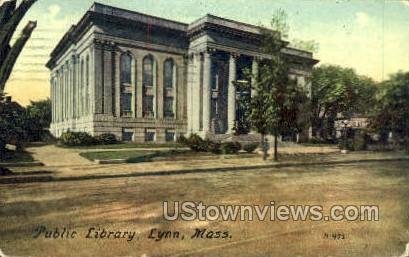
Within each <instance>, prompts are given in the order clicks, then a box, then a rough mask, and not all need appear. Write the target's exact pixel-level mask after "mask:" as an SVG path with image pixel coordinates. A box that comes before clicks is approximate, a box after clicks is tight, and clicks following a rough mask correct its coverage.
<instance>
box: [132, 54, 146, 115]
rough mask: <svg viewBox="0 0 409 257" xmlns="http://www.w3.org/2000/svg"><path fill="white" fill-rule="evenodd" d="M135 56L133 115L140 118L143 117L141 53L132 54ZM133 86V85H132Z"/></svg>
mask: <svg viewBox="0 0 409 257" xmlns="http://www.w3.org/2000/svg"><path fill="white" fill-rule="evenodd" d="M134 55H135V56H136V57H139V58H136V59H135V60H134V61H135V64H136V74H135V78H136V79H135V87H136V95H135V94H134V95H133V98H134V99H135V101H136V105H135V115H136V117H137V118H142V117H143V81H142V78H143V68H142V66H143V58H144V56H143V55H138V54H134ZM132 87H134V85H132Z"/></svg>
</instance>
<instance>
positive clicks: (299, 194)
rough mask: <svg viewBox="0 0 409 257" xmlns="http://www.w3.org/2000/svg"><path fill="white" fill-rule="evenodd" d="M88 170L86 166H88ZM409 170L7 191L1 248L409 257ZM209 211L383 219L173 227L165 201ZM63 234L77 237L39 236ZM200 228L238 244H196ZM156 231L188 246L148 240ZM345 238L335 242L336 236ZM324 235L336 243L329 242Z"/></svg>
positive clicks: (395, 165)
mask: <svg viewBox="0 0 409 257" xmlns="http://www.w3.org/2000/svg"><path fill="white" fill-rule="evenodd" d="M79 169H81V168H79ZM408 170H409V162H388V163H387V164H385V165H380V163H365V164H363V163H361V164H351V165H334V166H329V165H324V166H309V167H289V168H279V169H263V170H259V169H257V170H245V171H242V172H240V171H231V172H208V173H192V174H184V175H175V176H148V177H126V178H117V179H95V180H84V181H81V180H79V181H65V182H56V183H29V184H24V185H0V194H1V196H2V199H1V200H2V203H3V204H2V206H1V208H0V224H1V231H2V232H1V233H0V248H1V250H2V251H3V252H4V253H6V254H7V255H10V256H37V257H46V256H55V257H66V256H67V257H71V256H90V257H91V256H101V257H111V256H168V257H169V256H173V257H176V256H186V257H189V256H194V257H205V256H206V257H208V256H212V257H213V256H214V257H260V256H280V257H281V256H282V257H289V256H303V257H317V256H338V257H341V256H348V257H373V256H379V257H381V256H385V257H387V256H388V257H391V256H401V255H402V253H403V252H404V250H405V245H406V244H407V243H408V242H409V232H408V228H409V218H408V209H409V201H408V199H409V173H408V172H406V171H408ZM164 201H168V202H169V203H170V204H171V207H170V208H171V209H172V208H173V203H174V202H175V201H179V202H182V201H193V202H196V203H198V202H202V203H203V204H204V205H217V206H219V205H253V206H254V205H258V206H264V205H270V203H271V201H274V202H275V206H279V205H303V206H305V205H320V206H323V208H324V212H325V214H326V215H327V214H328V212H329V210H330V208H331V206H334V205H342V206H347V205H376V206H379V210H380V219H379V221H311V220H307V221H292V220H291V219H290V220H287V221H278V220H275V221H271V220H269V219H268V220H266V221H260V220H258V219H257V218H255V219H254V220H253V221H240V220H237V221H222V220H221V219H219V220H216V221H201V220H198V219H195V220H193V221H183V220H181V219H178V220H175V221H166V220H165V219H164V217H163V212H164V208H163V202H164ZM39 226H45V227H47V229H48V230H50V231H51V230H54V229H55V228H59V230H60V231H62V229H63V228H64V227H67V228H69V229H70V230H71V231H73V230H75V231H77V233H78V234H77V236H76V237H75V238H73V239H50V238H45V236H44V234H42V236H41V237H39V238H36V239H35V238H33V234H34V230H35V229H36V228H37V227H39ZM90 227H97V228H100V229H101V230H102V229H103V228H104V229H106V230H110V231H135V232H136V233H137V235H136V237H135V239H134V240H133V241H131V242H127V241H126V239H94V238H93V239H89V238H86V235H87V233H88V230H89V228H90ZM196 228H199V229H207V231H228V232H229V234H230V235H232V238H229V239H192V238H191V235H193V233H194V231H195V229H196ZM152 229H158V230H160V231H177V232H180V234H181V235H184V236H185V237H184V240H181V239H177V238H166V239H162V240H161V241H155V240H152V239H150V238H149V235H150V232H151V230H152ZM334 234H340V235H342V236H344V237H342V238H338V239H334V238H332V235H334ZM325 235H329V237H328V238H327V237H326V236H325Z"/></svg>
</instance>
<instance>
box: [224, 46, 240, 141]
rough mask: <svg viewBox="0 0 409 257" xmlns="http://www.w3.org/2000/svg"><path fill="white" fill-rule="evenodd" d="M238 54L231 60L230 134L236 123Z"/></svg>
mask: <svg viewBox="0 0 409 257" xmlns="http://www.w3.org/2000/svg"><path fill="white" fill-rule="evenodd" d="M237 57H238V55H237V54H234V53H231V54H230V60H229V86H228V93H227V94H228V95H227V126H228V133H233V132H234V131H233V130H234V125H235V123H236V87H235V85H234V82H235V81H236V76H237V74H236V73H237V67H236V66H237V65H236V62H237Z"/></svg>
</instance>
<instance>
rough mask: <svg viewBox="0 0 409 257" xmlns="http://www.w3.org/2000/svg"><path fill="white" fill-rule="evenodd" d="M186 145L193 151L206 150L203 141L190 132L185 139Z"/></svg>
mask: <svg viewBox="0 0 409 257" xmlns="http://www.w3.org/2000/svg"><path fill="white" fill-rule="evenodd" d="M187 145H188V146H189V148H190V149H192V150H193V151H195V152H206V151H207V149H206V144H205V141H204V140H203V139H202V138H201V137H200V136H198V135H196V134H192V135H191V136H190V137H189V139H188V140H187Z"/></svg>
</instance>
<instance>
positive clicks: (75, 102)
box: [71, 55, 77, 119]
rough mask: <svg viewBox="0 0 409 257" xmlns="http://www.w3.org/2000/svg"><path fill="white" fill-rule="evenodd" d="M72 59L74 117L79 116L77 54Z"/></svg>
mask: <svg viewBox="0 0 409 257" xmlns="http://www.w3.org/2000/svg"><path fill="white" fill-rule="evenodd" d="M71 60H72V117H73V118H74V119H75V118H77V58H76V57H75V55H73V56H72V57H71Z"/></svg>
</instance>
